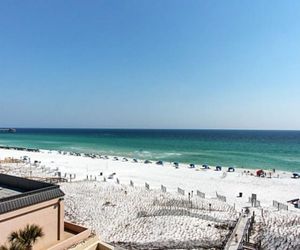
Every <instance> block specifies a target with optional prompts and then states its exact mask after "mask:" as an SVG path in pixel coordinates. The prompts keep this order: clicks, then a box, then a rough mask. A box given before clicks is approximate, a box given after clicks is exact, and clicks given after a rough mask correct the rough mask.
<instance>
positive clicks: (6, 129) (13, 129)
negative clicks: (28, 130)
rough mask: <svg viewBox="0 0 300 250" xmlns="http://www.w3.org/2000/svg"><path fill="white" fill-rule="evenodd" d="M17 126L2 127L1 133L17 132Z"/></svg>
mask: <svg viewBox="0 0 300 250" xmlns="http://www.w3.org/2000/svg"><path fill="white" fill-rule="evenodd" d="M16 132H17V130H16V129H15V128H0V133H16Z"/></svg>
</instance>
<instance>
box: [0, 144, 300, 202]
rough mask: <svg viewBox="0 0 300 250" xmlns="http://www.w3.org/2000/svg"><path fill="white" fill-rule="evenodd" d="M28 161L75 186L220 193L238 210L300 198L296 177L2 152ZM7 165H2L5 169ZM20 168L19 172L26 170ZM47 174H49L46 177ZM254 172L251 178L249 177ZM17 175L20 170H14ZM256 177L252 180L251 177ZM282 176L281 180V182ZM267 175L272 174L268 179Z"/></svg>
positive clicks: (45, 152)
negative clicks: (252, 203)
mask: <svg viewBox="0 0 300 250" xmlns="http://www.w3.org/2000/svg"><path fill="white" fill-rule="evenodd" d="M25 155H26V156H28V158H30V160H31V163H32V164H31V165H33V166H34V164H33V163H34V162H38V165H37V166H34V167H32V168H33V170H35V171H40V170H41V169H42V171H40V172H41V174H43V173H46V172H47V173H48V175H54V174H55V173H56V172H58V171H59V172H61V175H62V177H64V176H65V177H66V178H68V177H71V180H72V181H76V180H86V179H87V178H88V179H92V180H95V179H96V180H97V181H103V179H104V178H106V181H108V182H116V179H117V178H118V180H119V181H120V183H121V184H127V185H129V184H130V181H132V182H133V183H134V185H136V186H145V182H146V183H148V184H149V185H150V188H151V189H160V188H161V185H164V186H165V187H166V188H167V191H168V192H169V191H170V192H177V188H181V189H184V190H185V191H186V193H188V192H191V191H194V192H196V191H197V190H199V191H201V192H203V193H205V194H206V196H207V197H216V193H218V194H220V195H223V196H226V198H227V201H228V202H229V204H235V205H236V206H238V207H244V206H247V205H249V203H248V198H249V197H250V196H251V194H252V193H255V194H257V196H258V200H259V201H260V202H261V205H262V206H267V207H269V206H272V201H273V200H277V201H279V202H282V203H286V202H287V201H288V200H292V199H295V198H299V192H298V191H297V190H299V189H300V181H299V179H293V178H291V176H292V172H288V171H280V170H279V171H278V170H277V171H276V173H275V175H276V177H272V178H268V177H265V178H261V177H256V176H254V174H255V170H253V169H241V168H236V171H235V172H227V171H226V170H227V168H223V169H222V171H215V170H214V169H212V168H210V169H203V168H201V167H198V166H195V168H190V167H189V165H188V164H179V167H178V168H175V167H174V166H173V164H171V163H167V162H166V163H164V165H157V164H156V163H155V162H152V163H149V164H145V163H144V161H138V162H133V161H132V159H131V158H128V157H125V158H126V159H127V161H125V160H124V161H123V158H122V157H120V158H121V159H120V160H116V159H115V160H114V157H113V156H111V157H107V158H105V157H103V158H97V157H94V158H92V157H86V156H82V155H80V156H76V155H70V154H69V153H61V154H60V153H59V152H58V151H49V150H39V151H38V152H36V151H20V150H13V149H2V148H1V149H0V159H1V160H3V159H4V158H6V157H13V158H15V159H20V158H21V157H23V156H25ZM2 165H3V164H2ZM21 170H22V169H19V170H18V171H21ZM43 171H44V172H43ZM248 171H249V173H247V172H248ZM15 173H16V174H18V172H17V170H16V171H15ZM251 173H252V175H251ZM277 175H278V177H277ZM267 176H268V175H267ZM239 193H242V197H238V195H239Z"/></svg>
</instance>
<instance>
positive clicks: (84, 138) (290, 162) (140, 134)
mask: <svg viewBox="0 0 300 250" xmlns="http://www.w3.org/2000/svg"><path fill="white" fill-rule="evenodd" d="M0 145H2V146H19V147H28V148H39V149H51V150H64V151H72V152H82V153H87V152H89V153H99V154H106V155H116V156H125V157H133V158H138V159H149V160H163V161H172V162H174V161H176V162H180V163H194V164H209V165H222V166H235V167H240V168H263V169H273V168H275V169H280V170H287V171H300V131H258V130H148V129H147V130H144V129H21V128H19V129H17V132H16V133H0ZM0 158H1V155H0Z"/></svg>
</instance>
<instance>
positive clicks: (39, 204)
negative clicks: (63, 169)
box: [0, 174, 90, 250]
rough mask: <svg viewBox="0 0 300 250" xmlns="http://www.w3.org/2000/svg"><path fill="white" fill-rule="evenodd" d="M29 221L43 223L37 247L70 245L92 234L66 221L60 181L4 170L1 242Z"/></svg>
mask: <svg viewBox="0 0 300 250" xmlns="http://www.w3.org/2000/svg"><path fill="white" fill-rule="evenodd" d="M27 224H36V225H39V226H40V227H42V229H43V232H44V234H45V235H44V237H42V238H41V239H39V240H38V241H37V243H36V244H34V247H33V249H34V250H41V249H49V250H57V249H67V248H68V247H70V246H72V245H74V244H76V243H78V242H80V241H82V240H84V239H86V238H88V237H89V235H90V230H88V229H86V228H83V227H80V226H77V225H74V224H72V223H68V222H65V221H64V193H63V192H62V191H61V190H60V188H59V186H58V185H54V184H49V183H45V182H40V181H35V180H29V179H25V178H21V177H16V176H10V175H5V174H0V245H2V244H7V243H8V242H7V238H8V236H9V234H10V233H11V232H13V231H16V230H19V229H23V228H24V227H25V226H26V225H27Z"/></svg>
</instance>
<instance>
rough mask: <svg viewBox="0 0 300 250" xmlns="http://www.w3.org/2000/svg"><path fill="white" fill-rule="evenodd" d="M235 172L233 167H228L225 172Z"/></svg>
mask: <svg viewBox="0 0 300 250" xmlns="http://www.w3.org/2000/svg"><path fill="white" fill-rule="evenodd" d="M234 171H235V168H234V167H229V168H228V170H227V172H234Z"/></svg>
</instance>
